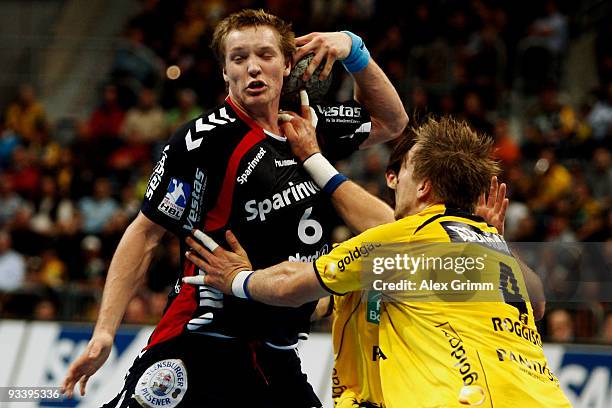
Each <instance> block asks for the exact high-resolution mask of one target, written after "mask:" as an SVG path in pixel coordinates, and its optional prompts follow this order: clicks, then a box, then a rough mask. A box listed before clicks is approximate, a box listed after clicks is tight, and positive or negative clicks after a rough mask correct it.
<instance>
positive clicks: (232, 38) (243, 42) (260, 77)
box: [223, 26, 291, 112]
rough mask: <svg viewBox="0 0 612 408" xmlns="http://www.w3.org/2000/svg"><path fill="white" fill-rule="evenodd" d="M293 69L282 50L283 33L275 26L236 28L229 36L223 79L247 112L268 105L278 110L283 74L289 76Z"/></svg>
mask: <svg viewBox="0 0 612 408" xmlns="http://www.w3.org/2000/svg"><path fill="white" fill-rule="evenodd" d="M290 68H291V65H290V61H285V58H284V56H283V53H282V52H281V49H280V45H279V35H278V33H277V32H276V30H274V29H273V28H271V27H267V26H261V27H248V28H244V29H241V30H233V31H230V33H229V34H228V35H227V37H226V39H225V67H224V69H223V78H224V79H225V81H226V82H227V83H228V85H229V93H230V96H231V97H232V99H233V100H234V101H235V102H237V103H238V104H239V105H240V106H241V107H242V108H243V109H245V110H246V111H247V112H249V111H250V112H256V111H258V110H259V109H261V107H262V106H266V105H272V106H271V107H272V108H273V109H275V110H276V111H278V106H277V105H278V102H279V99H280V93H281V89H282V85H283V77H285V76H287V75H289V71H290ZM274 105H276V106H274Z"/></svg>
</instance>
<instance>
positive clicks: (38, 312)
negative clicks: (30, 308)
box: [34, 298, 57, 321]
mask: <svg viewBox="0 0 612 408" xmlns="http://www.w3.org/2000/svg"><path fill="white" fill-rule="evenodd" d="M34 319H35V320H43V321H55V320H57V304H56V303H55V302H54V301H53V300H51V299H49V298H42V299H40V300H39V301H38V303H36V306H34Z"/></svg>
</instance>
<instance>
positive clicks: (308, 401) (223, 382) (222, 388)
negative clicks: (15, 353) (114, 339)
mask: <svg viewBox="0 0 612 408" xmlns="http://www.w3.org/2000/svg"><path fill="white" fill-rule="evenodd" d="M139 401H140V402H141V403H139ZM141 406H145V407H146V406H151V407H165V408H174V407H179V408H187V407H203V408H206V407H215V408H217V407H228V408H230V407H232V408H233V407H249V408H277V407H279V408H280V407H283V408H287V407H292V408H311V407H321V402H320V401H319V399H318V398H317V396H316V394H315V393H314V390H313V389H312V387H311V386H310V384H309V383H308V381H307V379H306V374H303V373H302V369H301V365H300V359H299V357H298V356H297V353H296V351H295V350H275V349H271V348H269V347H267V346H263V345H261V344H260V343H257V342H244V341H240V340H236V339H220V338H216V337H210V336H205V335H194V334H182V335H180V336H178V337H176V338H174V339H171V340H168V341H166V342H163V343H160V344H156V345H155V346H153V347H151V348H150V349H149V350H147V351H146V352H145V353H143V354H142V355H141V356H139V357H137V358H136V360H135V361H134V364H133V365H132V367H131V368H130V370H129V372H128V374H127V375H126V378H125V384H124V386H123V389H122V390H121V392H120V393H119V395H117V396H116V397H115V398H114V399H113V400H112V401H110V402H109V403H108V404H106V405H104V406H103V407H105V408H127V407H130V408H139V407H141Z"/></svg>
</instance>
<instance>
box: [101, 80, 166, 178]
mask: <svg viewBox="0 0 612 408" xmlns="http://www.w3.org/2000/svg"><path fill="white" fill-rule="evenodd" d="M165 137H166V119H165V115H164V111H163V110H162V109H161V107H160V106H159V105H158V104H157V95H156V94H155V91H153V90H152V89H148V88H144V89H143V90H142V91H141V92H140V95H139V97H138V106H136V107H134V108H131V109H130V110H128V112H127V114H126V116H125V121H124V122H123V128H122V129H121V138H122V141H123V146H122V147H120V148H119V149H117V150H116V151H115V152H114V153H113V154H112V156H111V158H110V165H111V167H112V168H114V169H128V168H129V167H132V166H133V165H134V164H135V163H140V162H143V161H147V160H149V159H150V155H151V153H152V149H153V147H154V145H155V144H156V143H158V142H161V141H162V140H163V139H164V138H165Z"/></svg>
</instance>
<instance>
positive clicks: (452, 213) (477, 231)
mask: <svg viewBox="0 0 612 408" xmlns="http://www.w3.org/2000/svg"><path fill="white" fill-rule="evenodd" d="M414 237H415V238H414V239H417V240H428V241H438V242H487V241H503V238H502V237H501V236H500V235H499V234H498V231H497V229H496V228H495V227H493V226H491V225H488V224H487V223H486V222H485V220H484V219H483V218H482V217H480V216H478V215H474V214H471V213H469V212H466V211H462V210H458V209H455V208H448V207H444V208H443V211H439V212H438V213H437V214H433V215H432V214H430V216H429V217H423V220H422V223H421V224H420V225H418V226H417V228H416V229H415V231H414Z"/></svg>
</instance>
